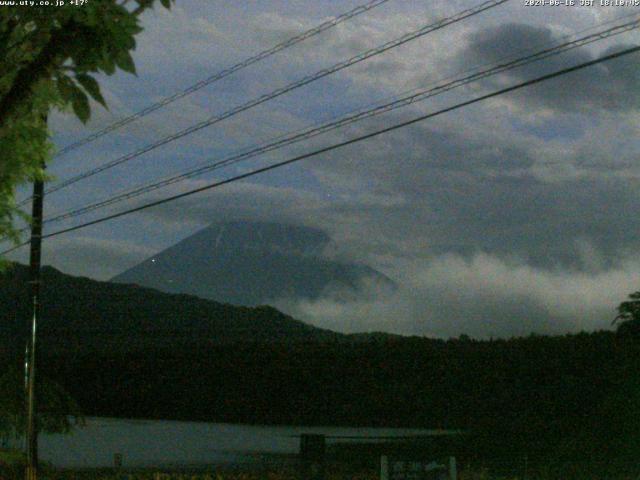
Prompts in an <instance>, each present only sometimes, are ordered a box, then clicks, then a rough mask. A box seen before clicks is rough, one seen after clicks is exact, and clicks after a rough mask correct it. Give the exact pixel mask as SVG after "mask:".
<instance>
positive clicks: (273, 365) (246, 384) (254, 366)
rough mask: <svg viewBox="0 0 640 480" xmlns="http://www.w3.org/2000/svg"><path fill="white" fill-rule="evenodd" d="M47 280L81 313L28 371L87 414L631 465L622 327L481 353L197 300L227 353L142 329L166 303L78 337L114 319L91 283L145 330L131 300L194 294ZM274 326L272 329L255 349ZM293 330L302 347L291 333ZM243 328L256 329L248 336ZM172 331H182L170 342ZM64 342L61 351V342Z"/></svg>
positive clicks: (15, 346)
mask: <svg viewBox="0 0 640 480" xmlns="http://www.w3.org/2000/svg"><path fill="white" fill-rule="evenodd" d="M47 271H48V272H49V273H48V275H52V274H54V273H55V275H58V278H57V280H55V281H56V282H62V283H64V282H69V283H68V287H67V289H66V290H63V291H61V293H60V295H61V297H62V298H64V299H65V300H64V301H61V302H60V304H59V307H57V308H60V309H61V310H60V311H59V313H60V315H62V318H68V317H73V315H75V313H74V312H76V311H77V312H82V313H81V314H80V313H78V315H81V316H83V318H84V319H85V321H86V322H87V325H85V327H86V328H84V330H83V328H80V327H81V326H80V325H78V330H77V331H73V332H72V330H71V329H67V330H60V331H53V330H51V331H47V328H46V326H44V325H43V327H42V328H43V330H42V335H41V341H40V346H41V349H40V352H41V353H40V358H39V368H40V370H39V371H40V375H43V376H46V377H47V378H50V379H52V380H55V381H57V382H59V383H60V384H62V385H63V386H64V387H65V388H66V389H67V390H68V391H69V392H70V393H71V395H72V396H73V397H74V398H75V399H76V401H77V402H78V403H79V405H80V407H81V409H82V410H83V412H84V414H85V415H90V416H94V415H95V416H113V417H127V418H129V417H136V418H157V419H182V420H203V421H216V422H234V423H260V424H305V425H327V424H330V425H351V426H360V425H362V426H364V425H369V426H398V427H399V426H406V427H424V428H444V429H460V430H462V431H464V432H465V435H466V437H465V441H464V442H463V446H464V449H465V450H466V454H467V455H470V456H473V457H477V458H487V459H491V458H493V459H497V458H501V459H504V458H517V459H520V458H522V456H523V455H527V456H528V457H529V458H530V459H531V460H530V461H531V464H532V468H533V466H535V465H536V464H537V463H536V462H544V464H545V465H556V464H557V465H565V464H571V465H582V464H584V465H589V466H590V467H589V468H591V469H593V468H595V467H594V465H597V466H598V468H602V469H611V468H618V469H620V468H627V467H628V466H629V465H631V464H633V462H634V461H635V460H634V459H635V458H637V457H636V455H637V453H640V452H638V445H639V444H640V442H639V440H640V437H639V435H638V432H640V388H639V386H640V382H639V381H638V378H639V376H638V372H640V361H639V359H640V346H639V344H640V342H638V337H637V336H636V335H635V334H634V330H633V329H628V328H627V329H623V330H620V331H619V332H618V333H616V332H613V331H599V332H588V333H577V334H570V335H564V336H541V335H531V336H528V337H524V338H512V339H493V340H483V341H478V340H474V339H471V338H468V337H466V336H462V337H460V338H457V339H450V340H439V339H430V338H419V337H400V336H393V335H385V334H374V335H357V336H347V335H341V334H334V333H332V332H328V331H324V330H317V331H316V329H314V328H313V327H310V326H306V325H304V324H302V323H301V322H296V321H295V320H293V319H289V317H286V316H284V315H282V314H280V313H279V312H277V311H276V310H274V309H270V308H267V307H264V308H257V309H244V310H242V312H244V313H243V315H244V316H237V317H235V316H233V315H234V313H233V312H234V311H235V310H234V309H236V308H238V307H232V306H220V305H219V304H214V302H207V304H213V305H214V306H215V305H218V307H215V308H222V309H223V311H224V312H227V313H225V314H221V317H220V319H219V321H220V322H222V323H215V325H216V329H222V330H216V331H218V332H220V331H224V328H225V324H229V325H230V324H231V319H235V320H234V321H238V322H239V324H241V325H242V328H241V329H240V330H237V331H235V333H234V334H233V335H229V336H227V337H224V336H223V341H219V338H216V337H215V336H211V335H209V334H210V333H211V332H212V331H213V330H207V329H200V330H198V331H197V332H196V333H195V334H192V335H188V334H187V333H186V332H188V330H189V328H190V327H189V328H187V327H188V326H187V327H185V328H182V327H180V328H177V326H176V325H174V324H172V323H171V322H169V323H168V324H167V325H170V326H171V328H167V329H165V330H163V329H158V328H153V324H152V323H151V322H152V320H153V318H158V322H159V324H164V323H163V322H164V320H161V319H160V317H158V315H160V314H161V313H162V312H163V311H165V310H163V308H164V307H162V306H161V305H160V306H158V305H156V310H155V315H156V316H155V317H153V318H151V317H149V318H148V320H147V321H148V322H150V323H149V324H145V325H147V326H146V327H145V328H144V329H142V330H138V329H136V328H133V327H132V331H133V332H134V334H132V335H131V338H130V339H127V338H126V335H125V334H123V332H120V331H116V330H117V329H116V330H113V331H112V330H109V329H102V328H101V329H97V330H92V329H91V328H88V327H89V326H90V325H91V323H90V322H91V321H92V320H93V319H94V318H102V321H104V319H105V318H109V315H110V314H113V312H114V311H116V310H117V309H116V310H111V311H110V312H102V311H101V310H100V309H101V308H107V307H105V304H104V303H101V302H100V301H97V302H95V301H94V303H92V305H91V307H90V308H91V309H93V310H92V313H87V312H86V311H85V310H84V309H85V308H88V307H86V305H78V304H76V303H75V300H73V298H78V299H82V298H85V296H86V295H89V294H93V293H91V289H92V288H93V287H95V286H98V287H100V289H101V290H102V292H103V293H102V294H103V295H105V293H104V292H108V291H109V288H118V289H123V290H118V292H119V294H123V292H126V295H128V296H130V298H129V299H128V302H127V308H128V309H129V311H130V313H131V317H130V318H131V319H137V318H147V317H145V315H146V314H142V313H139V312H138V313H136V308H144V306H145V305H146V304H145V302H143V301H141V300H139V299H138V300H137V299H136V298H134V297H135V296H136V295H138V294H140V295H142V296H143V297H146V296H151V297H152V299H153V302H159V301H161V300H162V299H163V298H165V297H167V298H169V297H174V298H173V300H170V301H169V300H167V301H168V302H169V303H171V302H173V301H175V297H179V298H180V299H185V298H186V299H192V298H193V297H186V296H175V295H166V294H161V293H159V292H154V291H149V290H146V289H139V288H136V287H131V286H126V285H125V286H123V285H119V286H117V287H116V286H111V285H110V284H105V283H100V282H93V281H91V280H87V279H72V277H67V276H64V275H62V274H60V273H59V272H58V273H56V272H55V271H54V272H52V271H50V270H47ZM50 281H52V280H51V279H50ZM74 282H77V283H74ZM87 282H88V283H87ZM7 284H8V283H7V282H4V283H3V288H2V289H0V295H2V299H3V304H4V305H7V303H5V302H6V301H7V300H6V299H7V298H9V297H10V296H11V295H8V294H6V291H7V288H6V286H7ZM94 284H95V285H94ZM82 285H84V287H82ZM92 285H93V286H92ZM56 288H62V284H61V283H60V284H57V287H56ZM78 288H84V290H82V295H75V294H72V293H70V291H71V290H74V289H78ZM133 292H136V293H133ZM150 292H153V293H150ZM76 293H77V292H76ZM13 294H15V291H12V295H13ZM74 295H75V296H74ZM96 295H98V294H96ZM96 298H101V297H99V296H98V297H96ZM181 301H182V300H181ZM20 308H22V307H20ZM25 308H26V307H25ZM114 308H115V307H114ZM193 308H195V307H193ZM224 309H227V310H224ZM14 310H15V309H14ZM18 311H19V312H21V311H22V310H18ZM25 311H27V310H25ZM77 312H76V313H77ZM265 312H266V314H265ZM227 314H228V316H227V317H225V315H227ZM11 315H13V313H12V309H11V308H4V309H3V316H4V318H3V325H5V326H6V325H8V323H7V322H8V320H7V318H8V316H11ZM19 315H22V314H19ZM194 315H195V314H194ZM261 315H262V317H261ZM172 318H173V317H172ZM262 318H265V319H267V320H265V321H266V322H267V323H263V324H261V323H260V322H261V321H262ZM238 319H240V320H238ZM74 321H75V320H74ZM172 321H176V322H177V321H178V317H175V318H174V319H173V320H172ZM514 321H517V319H514ZM211 322H212V320H211ZM269 322H271V323H269ZM289 322H293V323H291V324H290V323H289ZM43 323H44V320H43ZM15 325H16V326H17V325H18V323H15ZM211 325H214V323H211ZM265 325H266V326H265ZM274 326H275V327H277V328H279V329H280V330H278V331H281V332H283V333H282V335H281V336H280V337H278V338H270V339H269V341H267V337H268V333H267V332H268V331H269V328H274ZM289 326H295V328H293V329H292V332H302V333H304V335H302V334H299V335H298V336H295V335H294V336H291V337H287V335H286V334H285V333H284V332H285V331H286V328H285V327H287V328H288V327H289ZM174 327H175V328H174ZM251 327H253V328H254V329H255V331H257V332H263V333H262V334H260V335H252V332H253V328H251ZM267 327H268V328H267ZM230 328H233V326H230ZM170 331H174V332H176V333H177V332H180V335H178V336H177V337H176V339H175V341H174V340H172V339H171V337H170V335H168V332H170ZM5 332H6V333H7V335H6V336H5V340H6V341H5V342H3V348H2V357H4V358H2V361H3V363H4V364H13V363H19V362H20V361H21V355H22V346H21V345H20V342H16V339H17V338H18V337H17V335H18V334H19V329H18V330H15V331H14V330H12V329H7V328H5ZM65 332H71V333H70V337H71V338H73V341H69V342H66V341H63V334H64V333H65ZM114 332H115V333H114ZM239 332H240V333H242V332H245V334H246V336H245V337H244V338H242V336H241V334H240V333H239ZM84 336H86V338H87V342H86V343H84V342H83V338H84ZM101 339H104V342H103V341H102V340H101ZM135 339H138V340H135ZM9 340H11V341H9ZM47 342H51V343H52V344H54V345H55V346H54V347H49V346H48V345H47ZM116 346H117V347H118V348H115V347H116ZM568 459H570V460H571V462H569V463H567V461H568ZM554 462H555V463H554ZM585 468H586V467H585Z"/></svg>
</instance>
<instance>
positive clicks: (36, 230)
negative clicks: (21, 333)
mask: <svg viewBox="0 0 640 480" xmlns="http://www.w3.org/2000/svg"><path fill="white" fill-rule="evenodd" d="M45 122H46V119H45ZM42 168H43V170H44V168H45V165H43V166H42ZM43 201H44V182H43V181H42V180H40V179H36V180H34V182H33V203H32V211H31V218H32V220H31V221H32V223H31V254H30V260H29V265H30V269H29V285H30V292H29V293H30V296H31V302H32V305H33V316H32V317H31V320H30V321H29V322H28V325H27V332H28V337H27V349H26V358H25V375H26V381H25V399H26V402H25V403H26V405H25V408H26V426H25V427H26V428H25V432H26V434H25V440H26V450H27V467H26V471H25V478H26V480H36V479H37V475H38V430H37V420H36V392H35V390H36V389H35V386H36V328H37V325H38V319H39V317H40V259H41V256H42V255H41V252H42V248H41V247H42V209H43V208H42V206H43Z"/></svg>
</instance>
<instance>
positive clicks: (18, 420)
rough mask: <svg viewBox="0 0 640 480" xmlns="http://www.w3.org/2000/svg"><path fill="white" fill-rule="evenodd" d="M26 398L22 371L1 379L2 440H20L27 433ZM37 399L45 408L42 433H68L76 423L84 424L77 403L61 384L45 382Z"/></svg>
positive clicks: (41, 416) (39, 420)
mask: <svg viewBox="0 0 640 480" xmlns="http://www.w3.org/2000/svg"><path fill="white" fill-rule="evenodd" d="M24 394H25V388H24V374H23V372H21V370H20V369H19V368H11V369H9V370H7V371H6V372H5V373H4V374H3V375H2V376H0V438H2V439H10V438H20V437H21V436H22V434H23V433H24V426H25V423H26V420H25V408H24V402H25V398H24ZM37 395H38V398H39V399H40V400H39V402H40V403H39V404H40V405H41V406H42V409H40V411H39V412H38V417H37V425H36V428H37V429H38V431H40V432H46V433H67V432H69V431H70V430H71V428H72V426H73V423H72V422H73V421H75V422H80V423H81V422H82V421H83V418H82V415H81V414H80V409H79V407H78V405H77V404H76V402H75V401H74V400H73V399H72V398H71V396H70V395H69V394H68V393H67V392H66V391H65V390H64V388H62V387H61V386H60V385H58V384H57V383H55V382H52V381H49V380H47V379H42V380H41V381H39V382H38V384H37Z"/></svg>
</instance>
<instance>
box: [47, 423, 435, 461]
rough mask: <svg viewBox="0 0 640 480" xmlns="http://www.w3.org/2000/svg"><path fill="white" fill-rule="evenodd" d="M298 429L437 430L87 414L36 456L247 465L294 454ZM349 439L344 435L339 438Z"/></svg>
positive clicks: (373, 433) (389, 433) (332, 436)
mask: <svg viewBox="0 0 640 480" xmlns="http://www.w3.org/2000/svg"><path fill="white" fill-rule="evenodd" d="M303 433H316V434H323V435H326V436H327V437H328V441H331V442H347V441H354V439H355V438H354V437H356V438H357V437H404V436H413V435H416V436H418V435H430V434H431V435H432V434H440V433H444V432H442V431H437V430H420V429H396V428H343V427H291V426H255V425H236V424H225V423H205V422H178V421H159V420H128V419H115V418H97V417H89V418H87V419H86V425H85V426H82V427H76V428H75V429H74V431H73V432H72V433H70V434H68V435H58V434H56V435H48V434H42V435H40V437H39V457H40V459H42V460H44V461H46V462H50V463H51V464H53V465H55V466H57V467H65V468H96V467H111V466H113V464H114V455H115V454H117V453H119V454H121V455H122V465H123V467H125V468H142V467H163V466H198V465H216V464H227V463H235V464H238V463H248V462H255V461H259V460H260V459H261V458H264V457H269V456H278V455H294V454H296V453H298V449H299V444H300V439H299V436H300V435H301V434H303ZM345 437H350V438H345Z"/></svg>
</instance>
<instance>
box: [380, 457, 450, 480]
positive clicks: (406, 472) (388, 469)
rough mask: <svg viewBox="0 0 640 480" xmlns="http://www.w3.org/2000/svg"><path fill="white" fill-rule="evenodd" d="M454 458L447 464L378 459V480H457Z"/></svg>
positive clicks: (386, 458) (387, 458)
mask: <svg viewBox="0 0 640 480" xmlns="http://www.w3.org/2000/svg"><path fill="white" fill-rule="evenodd" d="M457 477H458V474H457V469H456V459H455V457H449V459H448V462H436V461H416V460H403V459H396V458H393V457H391V458H389V457H387V456H383V457H381V458H380V480H457Z"/></svg>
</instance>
